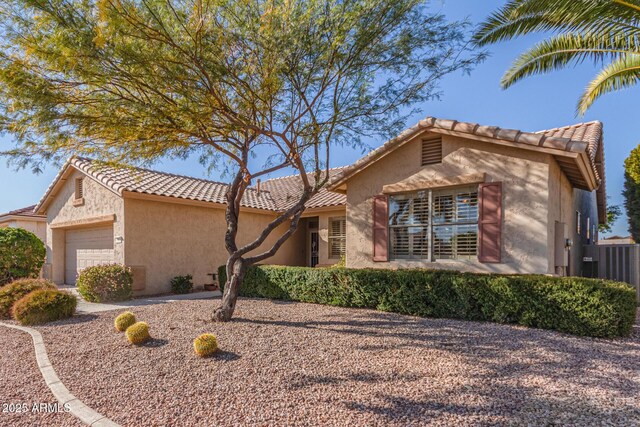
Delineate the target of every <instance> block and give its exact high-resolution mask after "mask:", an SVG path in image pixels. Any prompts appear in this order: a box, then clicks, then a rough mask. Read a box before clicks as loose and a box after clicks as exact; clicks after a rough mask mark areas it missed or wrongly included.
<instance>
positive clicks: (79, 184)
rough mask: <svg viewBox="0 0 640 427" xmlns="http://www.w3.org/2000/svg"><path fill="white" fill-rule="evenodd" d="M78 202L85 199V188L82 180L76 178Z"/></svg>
mask: <svg viewBox="0 0 640 427" xmlns="http://www.w3.org/2000/svg"><path fill="white" fill-rule="evenodd" d="M75 192H76V197H75V198H76V200H78V199H82V198H83V197H84V188H83V186H82V178H76V189H75Z"/></svg>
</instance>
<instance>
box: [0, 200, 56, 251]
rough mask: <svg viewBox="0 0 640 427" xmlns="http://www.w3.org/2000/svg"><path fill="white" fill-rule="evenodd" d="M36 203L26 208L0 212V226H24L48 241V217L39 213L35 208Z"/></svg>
mask: <svg viewBox="0 0 640 427" xmlns="http://www.w3.org/2000/svg"><path fill="white" fill-rule="evenodd" d="M34 209H35V205H32V206H27V207H26V208H21V209H16V210H13V211H11V212H7V213H5V214H0V228H3V227H13V228H23V229H25V230H27V231H30V232H32V233H33V234H35V235H36V236H38V238H39V239H40V240H42V241H43V242H46V239H47V217H46V216H45V215H38V214H36V213H35V212H34V211H33V210H34Z"/></svg>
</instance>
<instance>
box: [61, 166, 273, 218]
mask: <svg viewBox="0 0 640 427" xmlns="http://www.w3.org/2000/svg"><path fill="white" fill-rule="evenodd" d="M71 165H73V166H74V167H76V168H78V169H79V170H81V171H83V172H84V173H86V174H88V175H90V176H92V177H93V178H94V179H96V180H98V181H100V182H101V183H103V184H104V185H105V186H107V187H108V188H110V189H111V190H113V191H114V192H116V193H118V194H122V192H123V191H129V192H134V193H142V194H150V195H155V196H165V197H176V198H179V199H188V200H198V201H202V202H212V203H225V199H226V191H227V184H224V183H221V182H216V181H209V180H206V179H200V178H192V177H188V176H182V175H175V174H171V173H166V172H158V171H153V170H149V169H143V168H136V167H114V166H110V165H108V164H105V163H103V162H99V161H96V160H91V159H86V158H82V157H76V158H73V159H72V160H71ZM241 206H244V207H250V208H256V209H266V210H273V211H275V210H277V207H276V205H275V203H274V200H273V198H272V197H271V194H269V192H267V191H262V192H260V194H258V192H257V191H256V190H255V189H254V188H248V189H247V191H246V192H245V194H244V197H243V198H242V202H241Z"/></svg>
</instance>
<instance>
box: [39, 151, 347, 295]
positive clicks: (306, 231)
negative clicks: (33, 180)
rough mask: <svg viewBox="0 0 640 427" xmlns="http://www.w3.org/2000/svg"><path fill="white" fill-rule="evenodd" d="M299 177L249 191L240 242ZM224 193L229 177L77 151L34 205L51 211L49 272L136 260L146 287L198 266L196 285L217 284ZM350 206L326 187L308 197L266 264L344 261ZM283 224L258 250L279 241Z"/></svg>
mask: <svg viewBox="0 0 640 427" xmlns="http://www.w3.org/2000/svg"><path fill="white" fill-rule="evenodd" d="M339 170H340V169H336V170H335V171H339ZM296 183H297V177H295V176H289V177H283V178H277V179H273V180H269V181H265V182H263V183H261V184H260V185H259V188H258V186H257V187H255V188H250V189H248V190H247V192H246V194H245V196H244V198H243V200H242V204H241V214H240V224H241V226H240V227H241V230H240V232H239V234H238V242H239V243H240V244H242V243H247V242H249V241H251V240H253V239H254V238H255V237H257V236H258V234H259V233H260V232H261V231H262V229H263V228H264V227H265V226H266V225H267V224H268V223H269V222H270V221H271V220H273V219H274V218H275V217H276V215H277V213H278V212H280V211H283V210H286V209H287V208H288V207H289V206H290V204H291V203H293V200H292V196H294V195H295V194H296V193H297V192H298V191H299V189H298V187H297V185H296ZM225 191H226V184H223V183H219V182H214V181H208V180H202V179H197V178H190V177H184V176H179V175H173V174H167V173H162V172H157V171H152V170H146V169H139V168H113V167H110V166H108V165H105V164H103V163H100V162H96V161H93V160H90V159H84V158H78V157H74V158H71V159H70V160H69V161H67V163H66V164H65V165H64V166H63V167H62V169H61V170H60V172H59V173H58V176H57V177H56V178H55V179H54V181H53V183H52V184H51V185H50V186H49V188H48V189H47V191H46V193H45V195H44V197H43V198H42V200H41V201H40V203H39V204H38V205H37V206H36V211H37V212H38V213H39V214H42V215H46V218H47V268H46V271H48V272H49V274H50V278H51V279H52V280H53V281H54V282H55V283H57V284H63V283H66V284H75V281H76V277H77V274H78V273H79V272H80V271H81V270H82V269H83V268H86V267H89V266H92V265H98V264H105V263H113V262H115V263H119V264H124V265H127V266H129V267H131V268H132V271H133V275H134V291H135V292H136V293H137V294H139V295H144V294H157V293H162V292H167V291H168V290H170V285H169V281H170V280H171V278H173V277H175V276H178V275H186V274H191V275H192V276H193V281H194V284H195V285H196V286H199V285H203V284H206V283H212V281H213V279H212V277H211V276H210V274H211V273H214V272H216V271H217V268H218V266H220V265H222V264H224V263H225V262H226V258H227V252H226V250H225V248H224V233H225V229H226V223H225V218H224V213H225V206H226V205H225V204H224V201H225V199H224V197H225ZM344 205H345V196H344V195H342V194H338V193H330V192H328V191H327V190H322V191H321V192H320V193H318V194H317V195H316V196H315V197H313V198H312V199H311V200H309V202H308V203H307V211H306V212H305V214H304V218H303V219H302V220H301V221H300V224H299V228H298V230H297V231H296V233H295V234H294V235H293V236H291V237H290V238H289V240H288V241H287V242H286V243H285V244H284V245H283V246H282V247H281V248H280V250H279V251H278V253H277V254H276V255H275V256H273V257H272V258H270V259H268V260H267V262H269V263H272V264H287V265H301V266H303V265H310V266H315V265H318V266H320V265H330V264H334V263H336V262H338V261H339V260H340V255H336V253H337V252H336V249H335V246H336V239H335V237H334V236H333V235H331V236H329V234H328V230H329V229H330V228H331V227H333V228H334V229H335V228H340V225H337V226H336V225H335V224H342V229H343V230H344V224H345V217H344ZM285 227H288V225H287V226H281V227H280V229H276V230H275V231H274V233H273V234H272V236H271V238H270V239H268V240H267V242H265V245H263V247H260V248H258V249H257V250H256V251H262V250H264V249H265V247H266V245H270V244H272V243H273V242H274V241H275V240H276V239H277V237H278V236H279V235H280V234H282V233H283V232H284V231H285V229H286V228H285ZM342 237H343V240H342V242H344V234H343V236H342ZM330 245H332V247H333V248H334V249H333V252H332V250H331V249H330V248H329V246H330ZM343 247H344V244H342V248H343Z"/></svg>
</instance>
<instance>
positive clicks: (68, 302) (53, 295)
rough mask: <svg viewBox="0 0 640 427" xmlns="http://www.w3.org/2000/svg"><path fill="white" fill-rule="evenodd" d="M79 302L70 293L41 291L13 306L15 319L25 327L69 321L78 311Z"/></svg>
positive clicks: (52, 290) (25, 297)
mask: <svg viewBox="0 0 640 427" xmlns="http://www.w3.org/2000/svg"><path fill="white" fill-rule="evenodd" d="M77 304H78V300H77V299H76V297H75V296H73V295H71V294H70V293H68V292H64V291H58V290H55V289H39V290H37V291H33V292H31V293H30V294H27V295H26V296H24V297H23V298H21V299H19V300H18V301H17V302H16V303H15V304H14V305H13V309H12V312H13V318H14V319H16V320H17V321H18V322H20V323H21V324H23V325H39V324H41V323H47V322H53V321H55V320H60V319H67V318H69V317H71V316H73V313H75V311H76V305H77Z"/></svg>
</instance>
